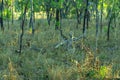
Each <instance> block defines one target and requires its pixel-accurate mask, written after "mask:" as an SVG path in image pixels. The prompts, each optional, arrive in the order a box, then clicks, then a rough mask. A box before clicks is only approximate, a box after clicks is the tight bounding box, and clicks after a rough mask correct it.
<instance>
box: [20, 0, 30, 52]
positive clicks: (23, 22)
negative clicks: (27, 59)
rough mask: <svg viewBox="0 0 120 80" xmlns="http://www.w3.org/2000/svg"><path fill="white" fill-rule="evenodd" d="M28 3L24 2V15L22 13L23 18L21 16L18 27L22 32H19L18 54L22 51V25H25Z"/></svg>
mask: <svg viewBox="0 0 120 80" xmlns="http://www.w3.org/2000/svg"><path fill="white" fill-rule="evenodd" d="M28 2H29V0H27V1H26V4H25V7H24V13H23V16H22V23H21V26H20V27H21V30H22V32H21V35H20V49H19V50H18V52H19V53H21V51H22V38H23V35H24V24H25V19H26V12H27V5H28Z"/></svg>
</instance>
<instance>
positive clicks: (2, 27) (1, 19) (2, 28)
mask: <svg viewBox="0 0 120 80" xmlns="http://www.w3.org/2000/svg"><path fill="white" fill-rule="evenodd" d="M0 22H1V30H2V31H4V26H3V0H2V4H1V17H0Z"/></svg>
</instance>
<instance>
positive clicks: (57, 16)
mask: <svg viewBox="0 0 120 80" xmlns="http://www.w3.org/2000/svg"><path fill="white" fill-rule="evenodd" d="M57 2H59V0H57ZM59 17H60V10H59V8H57V9H56V24H55V30H58V29H59V25H60V22H59V20H60V19H59Z"/></svg>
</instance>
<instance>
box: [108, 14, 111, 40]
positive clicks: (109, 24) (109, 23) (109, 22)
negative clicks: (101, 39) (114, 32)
mask: <svg viewBox="0 0 120 80" xmlns="http://www.w3.org/2000/svg"><path fill="white" fill-rule="evenodd" d="M111 22H112V17H111V16H110V20H109V21H108V30H107V40H108V41H109V40H110V26H111Z"/></svg>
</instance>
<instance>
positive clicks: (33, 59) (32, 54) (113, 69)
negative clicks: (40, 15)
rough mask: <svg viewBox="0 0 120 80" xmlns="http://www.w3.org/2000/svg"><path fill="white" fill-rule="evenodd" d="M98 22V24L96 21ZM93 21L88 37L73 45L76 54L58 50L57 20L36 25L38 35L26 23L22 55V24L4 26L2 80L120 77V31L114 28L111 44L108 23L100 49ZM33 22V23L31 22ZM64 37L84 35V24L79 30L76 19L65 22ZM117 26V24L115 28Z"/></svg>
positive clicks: (0, 40)
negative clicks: (20, 45)
mask: <svg viewBox="0 0 120 80" xmlns="http://www.w3.org/2000/svg"><path fill="white" fill-rule="evenodd" d="M93 22H94V21H93ZM93 22H92V21H91V22H90V25H89V28H88V30H87V33H86V38H85V39H84V40H83V39H80V40H78V41H76V42H74V43H73V45H74V48H75V52H74V53H71V51H69V50H68V49H66V47H67V46H66V45H63V46H60V47H58V48H55V46H56V45H57V44H58V43H60V42H61V40H62V39H61V37H60V33H59V31H58V30H55V27H54V25H53V24H54V21H53V22H52V23H51V26H48V24H47V21H46V20H43V19H40V20H36V22H35V29H36V30H35V34H34V36H33V35H32V30H31V29H29V27H28V24H25V27H24V29H25V33H24V36H23V48H22V53H21V54H19V53H17V52H16V51H17V50H19V36H20V33H21V30H20V21H15V22H14V24H11V23H10V27H9V29H8V25H7V23H4V26H5V31H4V32H2V31H0V80H81V79H83V80H85V79H88V80H89V79H100V80H101V79H106V78H109V79H113V78H120V59H119V58H120V36H119V34H120V28H118V27H117V28H116V29H111V32H110V40H109V41H107V40H106V38H107V22H104V23H103V24H104V25H103V31H102V33H99V35H98V41H97V43H98V45H97V50H96V35H95V34H96V32H95V31H96V29H95V23H93ZM28 23H29V22H28ZM61 25H62V30H63V34H64V35H65V36H67V37H68V38H69V33H70V32H73V33H74V36H75V37H79V36H80V35H82V25H79V27H78V29H77V28H76V20H74V19H69V20H63V22H62V24H61ZM112 26H113V25H112Z"/></svg>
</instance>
